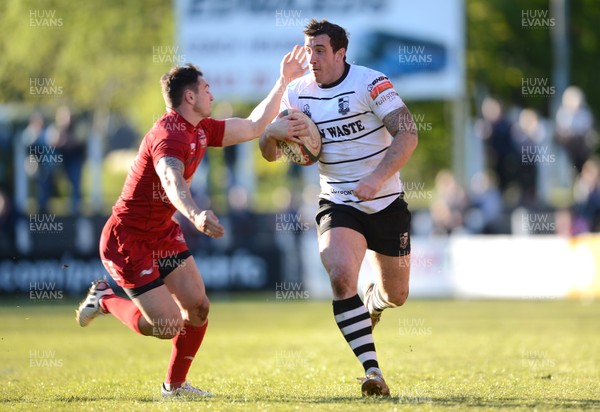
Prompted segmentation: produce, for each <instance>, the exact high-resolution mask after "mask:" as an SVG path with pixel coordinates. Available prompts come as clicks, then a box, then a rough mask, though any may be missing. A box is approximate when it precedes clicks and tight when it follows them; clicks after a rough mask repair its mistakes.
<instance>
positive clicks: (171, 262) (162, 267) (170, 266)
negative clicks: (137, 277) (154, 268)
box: [158, 250, 192, 279]
mask: <svg viewBox="0 0 600 412" xmlns="http://www.w3.org/2000/svg"><path fill="white" fill-rule="evenodd" d="M190 256H192V253H191V252H190V251H189V250H184V251H183V252H179V253H178V254H176V255H175V256H169V257H167V258H164V259H158V271H159V272H160V277H161V278H163V279H164V278H166V277H167V276H169V274H170V273H171V272H173V271H174V270H175V269H177V268H178V267H179V266H181V264H182V263H183V262H184V261H185V260H186V259H187V258H189V257H190Z"/></svg>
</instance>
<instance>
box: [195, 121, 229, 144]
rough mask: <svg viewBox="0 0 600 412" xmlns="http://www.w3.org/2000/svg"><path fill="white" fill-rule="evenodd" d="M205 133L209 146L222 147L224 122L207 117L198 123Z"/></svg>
mask: <svg viewBox="0 0 600 412" xmlns="http://www.w3.org/2000/svg"><path fill="white" fill-rule="evenodd" d="M200 124H202V128H203V129H204V132H205V133H206V138H207V140H208V145H209V146H213V147H214V146H216V147H221V146H223V136H224V135H225V120H215V119H213V118H210V117H207V118H205V119H202V121H201V122H200Z"/></svg>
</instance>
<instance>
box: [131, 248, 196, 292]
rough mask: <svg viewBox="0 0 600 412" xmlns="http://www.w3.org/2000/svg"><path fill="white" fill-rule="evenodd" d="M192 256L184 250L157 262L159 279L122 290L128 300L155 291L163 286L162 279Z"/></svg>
mask: <svg viewBox="0 0 600 412" xmlns="http://www.w3.org/2000/svg"><path fill="white" fill-rule="evenodd" d="M190 256H192V253H191V252H190V251H189V250H184V251H183V252H180V253H178V254H176V255H175V256H169V257H167V258H164V259H159V260H158V272H159V274H160V275H159V277H158V278H156V279H154V280H153V281H152V282H150V283H147V284H145V285H144V286H140V287H138V288H131V289H129V288H123V290H124V291H125V293H126V294H127V296H129V297H130V298H136V297H138V296H140V295H141V294H143V293H146V292H148V291H150V290H152V289H156V288H157V287H159V286H162V285H164V284H165V281H164V279H165V278H166V277H167V276H169V274H170V273H171V272H173V271H174V270H175V269H177V268H178V267H179V266H180V265H181V264H182V263H183V262H184V261H185V260H186V259H187V258H188V257H190Z"/></svg>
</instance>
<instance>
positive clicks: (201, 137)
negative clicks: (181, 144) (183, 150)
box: [192, 129, 208, 154]
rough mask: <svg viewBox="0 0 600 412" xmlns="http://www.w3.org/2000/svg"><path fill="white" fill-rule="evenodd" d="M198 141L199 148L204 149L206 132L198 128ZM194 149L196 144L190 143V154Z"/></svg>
mask: <svg viewBox="0 0 600 412" xmlns="http://www.w3.org/2000/svg"><path fill="white" fill-rule="evenodd" d="M198 142H199V143H200V148H201V149H204V148H206V146H207V144H208V143H207V141H206V134H205V133H204V130H202V129H198ZM195 151H196V144H195V143H192V154H193V153H194V152H195Z"/></svg>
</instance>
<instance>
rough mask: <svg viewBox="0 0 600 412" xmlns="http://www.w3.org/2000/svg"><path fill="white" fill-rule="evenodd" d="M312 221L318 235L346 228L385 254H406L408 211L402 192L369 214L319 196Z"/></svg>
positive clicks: (408, 237)
mask: <svg viewBox="0 0 600 412" xmlns="http://www.w3.org/2000/svg"><path fill="white" fill-rule="evenodd" d="M316 221H317V230H318V233H319V236H320V235H322V234H323V233H325V232H326V231H328V230H329V229H332V228H334V227H346V228H349V229H352V230H355V231H356V232H359V233H361V234H362V235H363V236H364V237H365V239H366V241H367V248H368V249H370V250H373V251H375V252H377V253H381V254H382V255H386V256H407V255H410V221H411V214H410V211H409V210H408V204H407V203H406V202H405V201H404V196H402V194H401V195H400V196H399V197H398V198H396V199H395V200H394V201H393V202H392V203H391V204H390V205H388V206H387V207H386V208H385V209H383V210H380V211H379V212H377V213H372V214H369V213H365V212H362V211H360V210H358V209H356V208H355V207H352V206H349V205H344V204H337V203H333V202H330V201H329V200H326V199H320V200H319V210H318V211H317V216H316Z"/></svg>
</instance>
